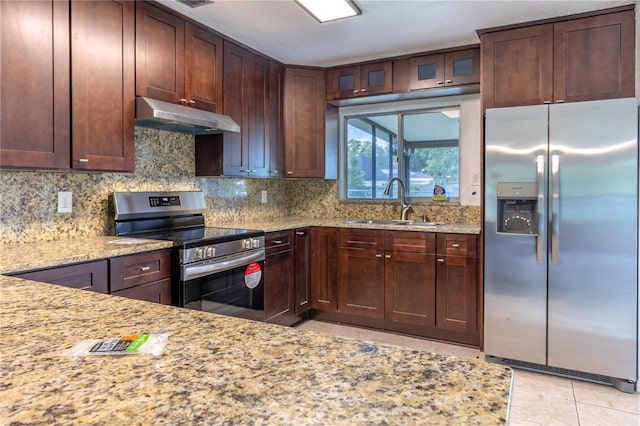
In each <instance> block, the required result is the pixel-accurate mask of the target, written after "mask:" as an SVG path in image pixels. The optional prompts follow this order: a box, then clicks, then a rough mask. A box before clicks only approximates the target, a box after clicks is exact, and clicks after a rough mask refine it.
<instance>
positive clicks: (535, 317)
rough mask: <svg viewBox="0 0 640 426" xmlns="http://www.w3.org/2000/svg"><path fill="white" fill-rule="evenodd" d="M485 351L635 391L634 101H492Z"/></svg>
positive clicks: (488, 122)
mask: <svg viewBox="0 0 640 426" xmlns="http://www.w3.org/2000/svg"><path fill="white" fill-rule="evenodd" d="M484 194H485V195H484V197H485V198H484V212H485V216H484V351H485V354H486V355H487V359H488V360H490V361H495V362H503V363H507V364H511V365H514V366H519V367H522V368H532V369H539V370H544V371H547V372H549V373H554V374H561V375H567V376H575V377H580V378H583V379H586V380H592V381H598V382H605V383H610V384H613V385H614V386H616V387H618V388H619V389H621V390H624V391H626V392H634V391H639V389H638V388H636V386H637V380H638V369H639V361H638V351H639V348H638V306H639V304H638V286H639V284H638V206H639V203H638V101H637V99H636V98H625V99H612V100H603V101H592V102H575V103H566V104H552V105H537V106H525V107H515V108H497V109H489V110H487V111H486V126H485V192H484Z"/></svg>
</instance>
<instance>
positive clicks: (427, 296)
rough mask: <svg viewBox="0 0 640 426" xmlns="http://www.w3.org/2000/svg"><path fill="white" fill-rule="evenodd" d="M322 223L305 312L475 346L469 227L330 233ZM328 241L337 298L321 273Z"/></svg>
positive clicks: (474, 247) (473, 238)
mask: <svg viewBox="0 0 640 426" xmlns="http://www.w3.org/2000/svg"><path fill="white" fill-rule="evenodd" d="M322 229H323V228H318V229H317V230H314V238H313V239H312V241H313V251H314V253H313V259H314V266H315V265H316V262H318V261H319V260H321V261H322V262H321V263H319V265H320V266H321V267H320V268H318V267H317V266H315V270H314V271H312V277H313V281H312V292H313V300H314V302H313V303H314V305H313V308H314V310H313V311H312V312H311V316H312V318H318V319H326V320H330V321H339V322H343V323H346V324H354V325H361V326H366V327H373V328H379V329H385V330H390V331H396V332H400V333H407V334H413V335H418V336H423V337H428V338H433V339H438V340H446V341H451V342H456V343H462V344H466V345H472V346H480V344H481V342H480V333H479V330H480V328H481V322H480V321H481V318H480V310H479V303H480V302H479V301H480V300H481V299H480V293H481V288H480V286H479V277H478V257H477V253H478V236H477V235H464V234H444V233H442V234H440V233H439V234H434V233H426V232H401V231H377V230H362V229H346V228H345V229H340V230H339V231H338V234H339V238H337V240H338V241H335V238H334V239H333V240H332V239H331V238H329V237H328V236H327V235H330V234H328V231H326V230H324V231H320V230H322ZM334 232H335V231H334ZM331 247H333V250H332V249H331ZM336 247H338V249H337V252H338V268H337V269H338V271H337V300H336V297H335V296H334V295H333V294H332V293H331V291H332V288H333V287H332V285H331V284H332V283H331V280H330V279H327V276H328V274H326V271H327V270H328V268H327V265H328V264H329V263H330V262H328V256H329V254H330V253H332V252H335V251H336V250H335V248H336ZM316 251H321V253H323V254H322V255H319V254H318V253H316ZM316 270H317V271H319V272H320V273H325V275H324V276H322V275H320V274H316V272H315V271H316ZM333 306H335V307H336V308H335V309H334V308H333Z"/></svg>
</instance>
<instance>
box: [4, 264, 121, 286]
mask: <svg viewBox="0 0 640 426" xmlns="http://www.w3.org/2000/svg"><path fill="white" fill-rule="evenodd" d="M14 276H16V277H20V278H24V279H27V280H33V281H40V282H43V283H49V284H58V285H62V286H65V287H71V288H79V289H82V290H90V291H95V292H98V293H107V292H108V291H109V277H108V274H107V261H106V260H99V261H96V262H88V263H80V264H76V265H69V266H61V267H59V268H51V269H43V270H40V271H34V272H27V273H24V274H16V275H14Z"/></svg>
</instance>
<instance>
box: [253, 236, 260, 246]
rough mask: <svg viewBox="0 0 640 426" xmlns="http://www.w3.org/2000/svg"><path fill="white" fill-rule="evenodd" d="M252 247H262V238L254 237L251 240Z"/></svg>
mask: <svg viewBox="0 0 640 426" xmlns="http://www.w3.org/2000/svg"><path fill="white" fill-rule="evenodd" d="M251 248H260V240H258V239H257V238H254V239H252V240H251Z"/></svg>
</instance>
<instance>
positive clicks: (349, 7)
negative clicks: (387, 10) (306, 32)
mask: <svg viewBox="0 0 640 426" xmlns="http://www.w3.org/2000/svg"><path fill="white" fill-rule="evenodd" d="M295 2H296V3H298V4H299V5H300V6H302V8H303V9H304V10H306V11H307V12H309V13H310V14H311V15H312V16H313V17H314V18H316V19H317V20H318V21H319V22H320V23H322V22H327V21H334V20H336V19H342V18H349V17H351V16H357V15H360V14H362V12H361V11H360V9H359V8H358V6H356V4H355V3H354V2H353V1H351V0H295Z"/></svg>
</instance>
